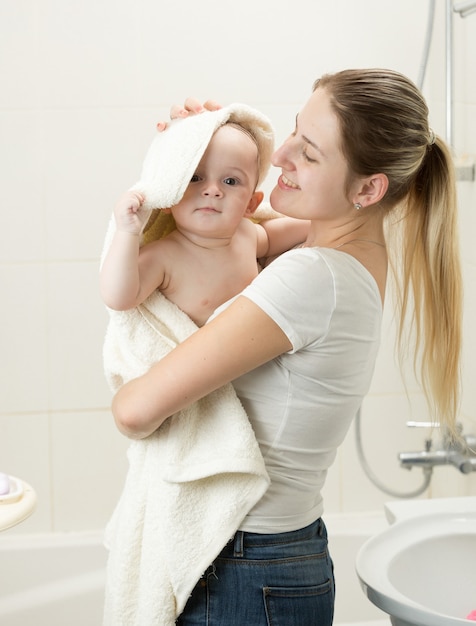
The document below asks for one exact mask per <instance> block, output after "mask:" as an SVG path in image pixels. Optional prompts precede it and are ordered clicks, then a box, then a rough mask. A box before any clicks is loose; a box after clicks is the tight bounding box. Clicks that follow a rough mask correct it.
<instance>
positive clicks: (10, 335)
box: [0, 264, 49, 414]
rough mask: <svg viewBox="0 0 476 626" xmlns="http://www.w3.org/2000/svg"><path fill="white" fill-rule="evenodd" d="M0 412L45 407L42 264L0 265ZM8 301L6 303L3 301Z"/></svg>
mask: <svg viewBox="0 0 476 626" xmlns="http://www.w3.org/2000/svg"><path fill="white" fill-rule="evenodd" d="M0 284H1V285H2V293H3V294H4V297H5V298H6V299H5V300H4V305H3V306H2V308H1V311H0V345H1V353H2V358H1V363H0V371H1V374H0V414H5V413H7V414H8V413H10V414H11V413H22V412H27V411H37V412H42V411H46V410H47V408H48V374H49V372H48V361H47V350H48V347H47V334H46V327H47V320H46V294H45V291H46V281H45V268H44V266H43V265H42V264H31V265H30V264H24V265H20V264H9V265H0ZM7 302H8V305H6V303H7Z"/></svg>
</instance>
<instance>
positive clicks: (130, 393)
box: [112, 296, 292, 439]
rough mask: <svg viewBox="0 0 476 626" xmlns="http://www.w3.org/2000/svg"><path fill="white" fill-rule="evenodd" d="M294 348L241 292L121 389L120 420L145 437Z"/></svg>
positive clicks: (115, 406)
mask: <svg viewBox="0 0 476 626" xmlns="http://www.w3.org/2000/svg"><path fill="white" fill-rule="evenodd" d="M291 347H292V346H291V343H290V341H289V339H288V338H287V336H286V335H285V334H284V333H283V331H282V330H281V329H280V328H279V326H278V325H277V324H276V323H275V322H274V321H273V320H272V319H271V318H270V317H269V316H268V315H267V314H266V313H265V312H264V311H263V310H262V309H260V308H259V307H258V306H257V305H256V304H254V303H253V302H252V301H251V300H249V299H248V298H246V297H244V296H240V297H238V298H237V299H236V300H235V301H234V302H233V303H232V304H231V305H230V306H229V307H228V308H227V309H225V310H224V311H223V312H222V313H220V315H218V316H217V317H216V318H214V319H213V320H212V321H211V322H209V323H208V324H205V326H203V327H202V328H200V329H199V330H198V331H196V332H195V333H194V334H193V335H192V336H191V337H189V338H188V339H187V340H186V341H184V342H183V343H181V344H180V345H179V346H177V348H175V349H174V350H172V352H170V353H169V354H168V355H167V356H166V357H164V358H163V359H162V360H161V361H159V362H158V363H155V364H154V365H153V366H152V367H151V369H150V370H149V371H148V372H147V373H146V374H144V375H143V376H140V377H139V378H136V379H134V380H132V381H130V382H129V383H127V384H125V385H124V386H123V387H122V388H121V389H120V390H119V391H118V392H117V394H116V395H115V397H114V399H113V403H112V412H113V415H114V419H115V420H116V424H117V426H118V428H119V430H120V431H121V432H122V433H123V434H125V435H127V436H128V437H131V438H133V439H142V438H144V437H147V436H148V435H150V434H151V433H153V432H154V431H155V430H156V429H157V428H158V427H159V426H160V425H161V424H162V423H163V422H164V421H165V420H166V419H167V418H168V417H170V416H171V415H173V414H174V413H176V412H177V411H180V410H181V409H183V408H185V407H186V406H188V405H189V404H191V403H192V402H195V401H196V400H199V399H200V398H202V397H204V396H206V395H207V394H209V393H210V392H212V391H214V390H215V389H218V388H219V387H221V386H223V385H224V384H226V383H228V382H231V381H232V380H234V379H235V378H238V377H239V376H241V375H242V374H245V373H246V372H249V371H251V370H253V369H255V368H256V367H258V366H259V365H262V364H263V363H266V362H267V361H270V360H271V359H273V358H275V357H277V356H279V355H280V354H283V353H284V352H287V351H288V350H290V349H291Z"/></svg>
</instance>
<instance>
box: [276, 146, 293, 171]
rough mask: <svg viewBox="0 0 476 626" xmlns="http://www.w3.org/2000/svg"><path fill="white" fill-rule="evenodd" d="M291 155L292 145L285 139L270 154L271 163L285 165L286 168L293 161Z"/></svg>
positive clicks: (279, 165) (278, 165) (277, 165)
mask: <svg viewBox="0 0 476 626" xmlns="http://www.w3.org/2000/svg"><path fill="white" fill-rule="evenodd" d="M292 155H293V150H292V146H291V145H290V143H289V139H287V140H286V141H285V142H284V143H283V144H282V145H281V146H280V147H279V148H278V149H277V150H275V151H274V152H273V154H272V155H271V164H272V165H274V167H286V168H287V169H289V168H290V166H291V165H292V162H293V160H292Z"/></svg>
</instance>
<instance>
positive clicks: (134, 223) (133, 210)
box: [100, 191, 160, 311]
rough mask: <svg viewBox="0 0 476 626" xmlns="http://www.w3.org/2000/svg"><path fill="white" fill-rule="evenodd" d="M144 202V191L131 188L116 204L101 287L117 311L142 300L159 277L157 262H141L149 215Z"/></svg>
mask: <svg viewBox="0 0 476 626" xmlns="http://www.w3.org/2000/svg"><path fill="white" fill-rule="evenodd" d="M143 203H144V198H143V196H142V195H141V194H139V193H137V192H133V191H128V192H126V193H125V194H124V195H123V196H121V198H120V199H119V201H118V203H117V204H116V206H115V208H114V217H115V219H116V230H115V232H114V235H113V239H112V242H111V245H110V247H109V250H108V252H107V255H106V257H105V259H104V262H103V264H102V267H101V275H100V290H101V295H102V298H103V300H104V302H105V304H106V305H107V306H108V307H110V308H111V309H115V310H118V311H124V310H126V309H130V308H133V307H134V306H137V305H138V304H140V302H142V301H143V300H145V298H146V297H147V296H148V295H150V294H151V293H152V291H153V290H154V289H155V288H156V287H157V281H158V280H159V281H160V273H159V275H158V274H157V269H158V268H157V267H156V266H155V265H154V264H152V263H150V262H148V263H140V262H139V257H140V255H141V252H140V236H141V233H142V229H143V227H144V225H145V224H146V222H147V220H148V219H149V215H150V211H146V210H144V209H143V208H142V206H143Z"/></svg>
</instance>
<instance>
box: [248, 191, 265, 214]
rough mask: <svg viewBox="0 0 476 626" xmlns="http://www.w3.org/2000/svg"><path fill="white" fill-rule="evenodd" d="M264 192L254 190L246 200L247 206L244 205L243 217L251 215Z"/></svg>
mask: <svg viewBox="0 0 476 626" xmlns="http://www.w3.org/2000/svg"><path fill="white" fill-rule="evenodd" d="M263 198H264V193H263V192H262V191H255V192H254V193H253V195H252V196H251V198H250V201H249V202H248V206H247V207H246V210H245V214H244V217H252V215H253V213H254V212H255V211H256V209H257V208H258V207H259V205H260V204H261V203H262V202H263Z"/></svg>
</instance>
